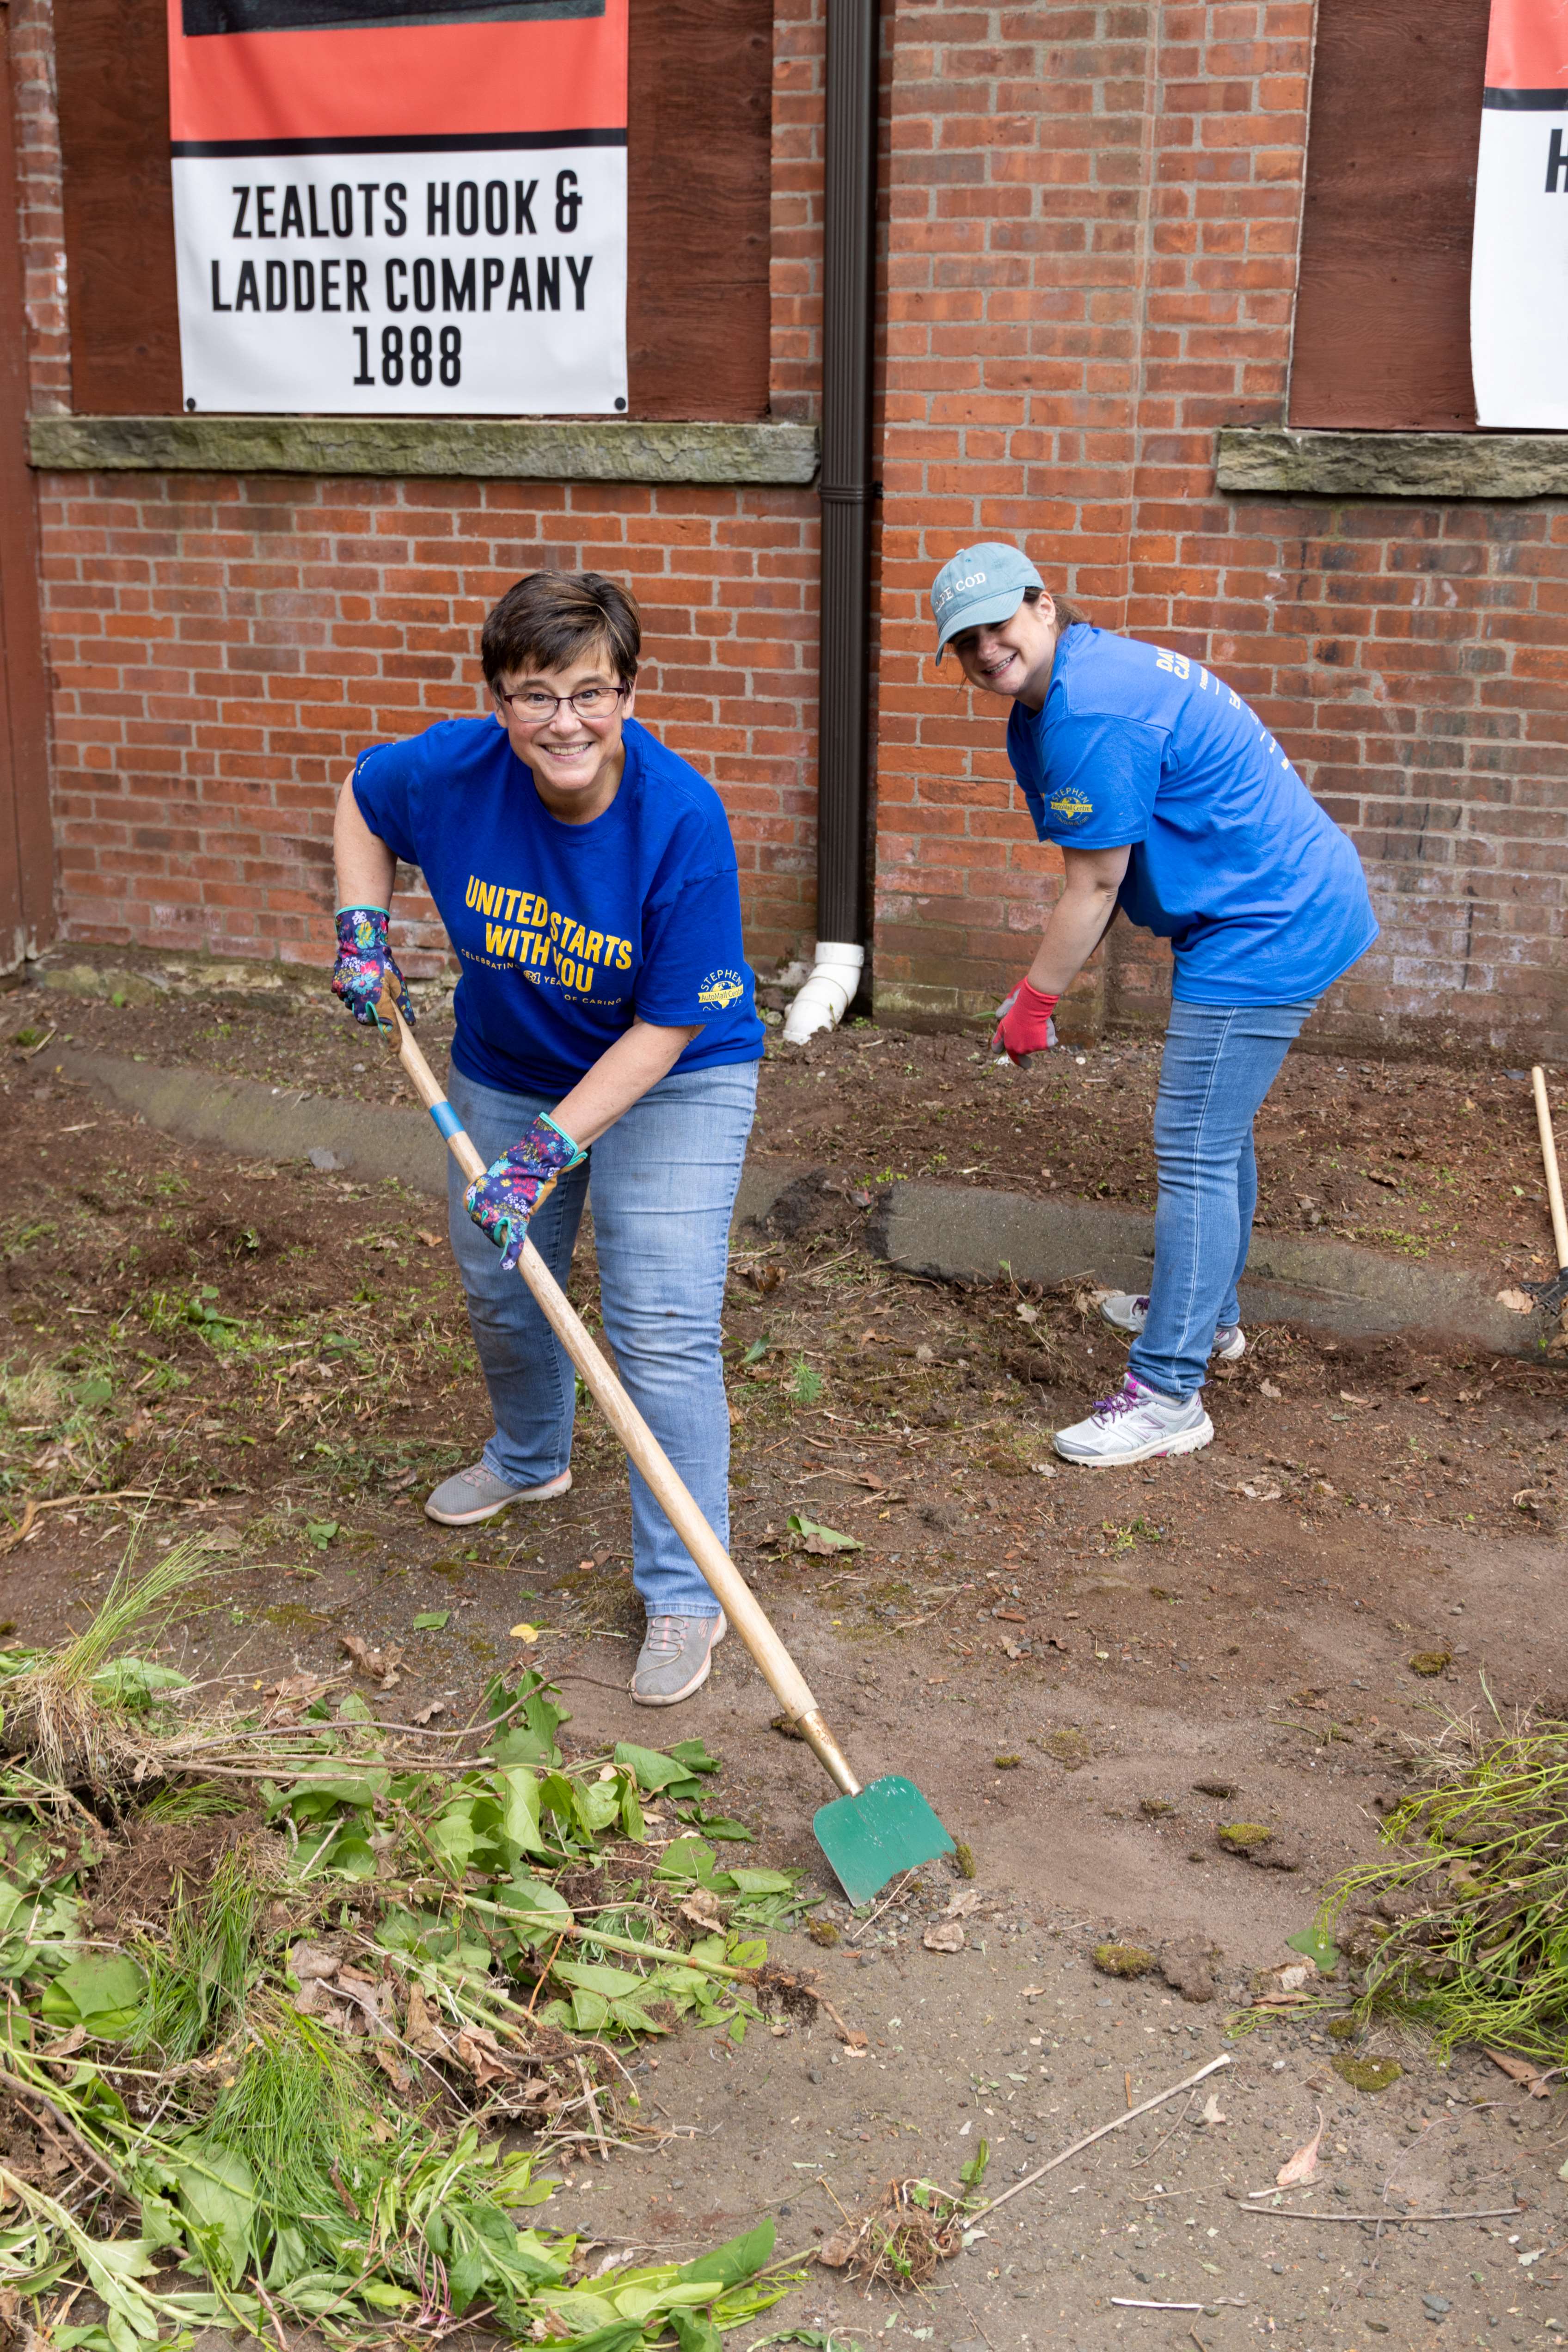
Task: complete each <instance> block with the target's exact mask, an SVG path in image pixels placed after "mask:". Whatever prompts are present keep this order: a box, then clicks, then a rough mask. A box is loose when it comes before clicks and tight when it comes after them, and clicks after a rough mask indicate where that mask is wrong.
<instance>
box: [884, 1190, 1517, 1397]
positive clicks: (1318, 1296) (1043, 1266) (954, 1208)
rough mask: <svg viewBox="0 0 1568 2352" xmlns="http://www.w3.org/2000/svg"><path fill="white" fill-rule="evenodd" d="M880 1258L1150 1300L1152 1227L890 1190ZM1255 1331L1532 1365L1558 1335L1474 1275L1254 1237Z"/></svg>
mask: <svg viewBox="0 0 1568 2352" xmlns="http://www.w3.org/2000/svg"><path fill="white" fill-rule="evenodd" d="M871 1245H872V1247H873V1249H874V1250H875V1251H876V1252H877V1254H878V1255H879V1256H881V1257H884V1258H886V1259H887V1260H888V1262H889V1265H897V1266H900V1267H901V1268H903V1269H904V1270H905V1271H907V1272H909V1273H911V1274H934V1275H938V1276H942V1277H944V1278H945V1279H948V1280H952V1279H954V1278H957V1279H963V1278H966V1277H967V1278H970V1279H980V1280H984V1281H987V1282H988V1281H990V1280H992V1279H993V1278H994V1276H995V1274H996V1272H997V1269H998V1268H999V1267H1000V1266H1002V1265H1008V1266H1010V1267H1011V1269H1012V1271H1013V1273H1014V1275H1015V1276H1016V1277H1017V1278H1018V1279H1019V1280H1020V1281H1027V1282H1045V1283H1054V1282H1066V1281H1068V1280H1069V1279H1070V1278H1071V1277H1072V1276H1075V1275H1079V1274H1088V1273H1090V1272H1092V1273H1093V1274H1095V1275H1096V1276H1098V1278H1099V1279H1100V1281H1102V1282H1105V1283H1108V1284H1110V1286H1112V1287H1113V1288H1121V1289H1127V1290H1133V1291H1142V1290H1145V1289H1146V1288H1147V1287H1148V1283H1149V1271H1150V1268H1151V1266H1152V1264H1153V1256H1154V1220H1153V1218H1152V1216H1148V1215H1144V1214H1140V1213H1137V1212H1134V1211H1130V1210H1126V1209H1101V1208H1096V1207H1094V1206H1093V1205H1092V1204H1091V1203H1090V1202H1086V1201H1077V1200H1071V1201H1062V1202H1056V1201H1036V1200H1031V1199H1029V1198H1028V1197H1026V1195H1025V1194H1023V1193H1020V1192H991V1191H989V1190H983V1189H981V1188H979V1187H975V1188H974V1189H973V1190H972V1189H971V1188H970V1187H969V1186H967V1185H961V1184H925V1183H908V1184H892V1185H889V1187H888V1190H887V1191H886V1192H884V1194H883V1195H882V1198H881V1200H880V1202H879V1204H878V1208H877V1211H876V1213H875V1216H874V1218H873V1221H872V1232H871ZM1241 1311H1242V1316H1243V1318H1244V1319H1245V1320H1246V1321H1247V1322H1249V1323H1305V1324H1311V1325H1314V1326H1316V1327H1318V1328H1323V1329H1327V1330H1331V1331H1342V1332H1344V1333H1346V1334H1347V1335H1354V1336H1364V1335H1368V1334H1372V1333H1375V1332H1380V1331H1407V1330H1423V1329H1425V1330H1442V1331H1450V1332H1454V1333H1456V1334H1458V1335H1459V1336H1460V1337H1462V1338H1464V1339H1473V1340H1475V1341H1476V1342H1477V1343H1478V1344H1479V1346H1481V1347H1483V1348H1488V1349H1490V1350H1491V1351H1492V1353H1493V1354H1494V1355H1500V1356H1501V1355H1508V1356H1526V1357H1535V1356H1537V1355H1539V1354H1540V1352H1541V1349H1542V1345H1543V1343H1544V1341H1545V1340H1546V1339H1548V1338H1549V1337H1550V1336H1551V1334H1550V1330H1549V1328H1548V1326H1547V1325H1546V1323H1545V1322H1544V1320H1543V1318H1542V1317H1540V1316H1538V1315H1531V1316H1525V1315H1513V1314H1510V1312H1509V1310H1508V1308H1507V1307H1500V1306H1499V1305H1498V1304H1497V1301H1496V1300H1495V1299H1494V1298H1493V1297H1491V1296H1490V1295H1489V1292H1488V1291H1487V1290H1486V1288H1485V1286H1483V1285H1482V1284H1481V1283H1480V1282H1479V1280H1478V1279H1477V1278H1476V1276H1474V1275H1469V1274H1462V1273H1459V1272H1458V1271H1456V1272H1453V1273H1449V1272H1448V1271H1447V1270H1446V1269H1445V1268H1443V1267H1441V1266H1434V1265H1426V1264H1420V1263H1415V1262H1412V1261H1407V1260H1405V1259H1402V1258H1385V1257H1377V1256H1375V1255H1373V1254H1372V1253H1371V1252H1370V1251H1365V1250H1359V1249H1356V1248H1354V1247H1352V1244H1350V1243H1348V1242H1334V1241H1313V1240H1310V1239H1309V1238H1308V1237H1307V1236H1306V1235H1304V1234H1269V1233H1258V1234H1254V1236H1253V1241H1252V1249H1251V1254H1250V1255H1249V1256H1248V1258H1247V1279H1246V1280H1245V1281H1244V1282H1243V1284H1242V1286H1241Z"/></svg>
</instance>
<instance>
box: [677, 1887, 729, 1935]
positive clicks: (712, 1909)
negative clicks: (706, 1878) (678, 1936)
mask: <svg viewBox="0 0 1568 2352" xmlns="http://www.w3.org/2000/svg"><path fill="white" fill-rule="evenodd" d="M680 1916H681V1917H682V1918H683V1919H689V1920H690V1922H691V1925H692V1926H693V1927H722V1926H723V1925H724V1914H723V1913H722V1911H721V1910H720V1908H719V1898H718V1896H717V1895H715V1894H714V1893H713V1890H712V1888H711V1887H709V1886H694V1887H693V1888H692V1890H691V1892H690V1894H689V1895H688V1896H687V1898H686V1900H685V1902H684V1903H683V1904H682V1905H681V1906H680Z"/></svg>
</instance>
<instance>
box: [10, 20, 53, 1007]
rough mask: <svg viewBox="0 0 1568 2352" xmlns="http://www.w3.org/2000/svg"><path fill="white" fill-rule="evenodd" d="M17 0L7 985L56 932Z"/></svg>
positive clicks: (13, 145)
mask: <svg viewBox="0 0 1568 2352" xmlns="http://www.w3.org/2000/svg"><path fill="white" fill-rule="evenodd" d="M15 103H16V97H15V91H14V89H13V87H12V74H11V8H10V0H0V982H3V981H4V979H5V976H6V975H9V974H11V973H15V972H16V971H19V970H20V969H21V967H22V965H23V964H24V963H25V961H26V959H27V958H28V957H29V956H34V955H37V952H38V950H39V948H40V947H42V946H44V945H46V944H47V940H48V939H49V938H50V936H51V934H52V931H53V928H54V867H55V853H54V833H53V826H52V824H51V821H50V811H49V700H48V678H47V671H46V668H45V665H44V633H43V615H42V611H41V606H40V591H41V585H42V582H41V572H40V558H39V546H38V505H37V484H36V482H35V480H34V477H33V471H32V467H30V465H29V464H28V462H27V409H28V385H27V341H28V339H27V314H26V289H25V282H24V277H23V268H22V225H21V216H20V203H19V198H18V192H17V184H16V115H15V111H14V109H15Z"/></svg>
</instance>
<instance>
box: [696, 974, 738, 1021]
mask: <svg viewBox="0 0 1568 2352" xmlns="http://www.w3.org/2000/svg"><path fill="white" fill-rule="evenodd" d="M745 992H746V983H745V982H744V981H743V980H742V978H741V975H740V973H739V972H738V971H710V973H709V975H708V977H707V979H706V980H705V981H704V982H703V983H702V985H701V987H700V989H699V990H698V992H697V1002H698V1003H699V1004H706V1005H708V1006H709V1007H710V1010H711V1011H713V1012H715V1013H728V1011H729V1010H730V1007H731V1004H739V1003H740V1002H741V999H742V996H744V994H745Z"/></svg>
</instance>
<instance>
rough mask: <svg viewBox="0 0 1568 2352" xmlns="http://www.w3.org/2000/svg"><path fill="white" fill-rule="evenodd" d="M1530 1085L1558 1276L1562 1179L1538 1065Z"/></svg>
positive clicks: (1565, 1230)
mask: <svg viewBox="0 0 1568 2352" xmlns="http://www.w3.org/2000/svg"><path fill="white" fill-rule="evenodd" d="M1530 1083H1531V1088H1532V1090H1533V1092H1534V1095H1535V1123H1536V1126H1537V1127H1538V1128H1539V1129H1540V1130H1541V1158H1542V1165H1543V1166H1544V1168H1545V1170H1546V1198H1547V1201H1548V1202H1549V1203H1550V1205H1551V1209H1552V1242H1553V1244H1554V1245H1555V1247H1556V1251H1557V1268H1558V1272H1559V1273H1561V1272H1562V1270H1563V1267H1564V1266H1568V1216H1565V1215H1564V1214H1563V1176H1562V1171H1560V1169H1559V1167H1558V1165H1557V1139H1556V1137H1555V1136H1554V1135H1553V1133H1552V1103H1551V1100H1550V1097H1548V1095H1547V1092H1546V1073H1545V1071H1544V1070H1543V1069H1542V1066H1541V1065H1540V1063H1539V1062H1537V1063H1536V1065H1535V1066H1534V1068H1533V1069H1532V1070H1531V1073H1530Z"/></svg>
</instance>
